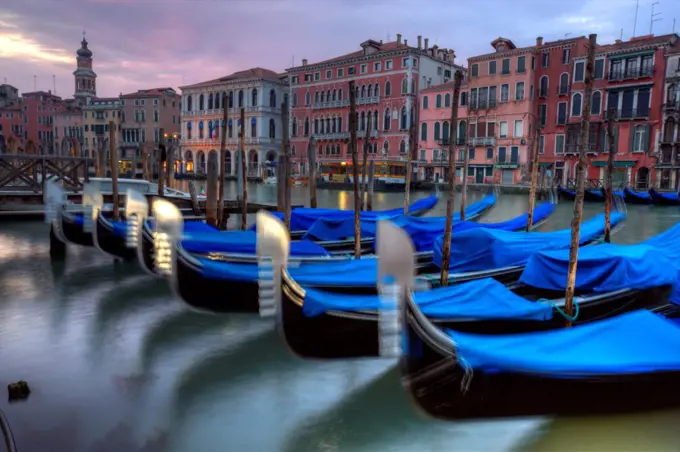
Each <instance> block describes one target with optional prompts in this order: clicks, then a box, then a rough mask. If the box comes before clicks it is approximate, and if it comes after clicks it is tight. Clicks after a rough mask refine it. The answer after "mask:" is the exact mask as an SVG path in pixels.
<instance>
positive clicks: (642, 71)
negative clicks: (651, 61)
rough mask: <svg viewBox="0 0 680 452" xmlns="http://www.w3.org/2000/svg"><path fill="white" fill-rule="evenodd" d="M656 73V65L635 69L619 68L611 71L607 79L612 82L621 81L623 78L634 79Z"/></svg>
mask: <svg viewBox="0 0 680 452" xmlns="http://www.w3.org/2000/svg"><path fill="white" fill-rule="evenodd" d="M653 75H654V67H653V66H652V67H640V68H635V69H619V70H615V71H609V74H607V80H609V81H610V82H620V81H622V80H634V79H638V78H645V77H651V76H653Z"/></svg>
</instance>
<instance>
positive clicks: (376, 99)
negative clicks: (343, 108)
mask: <svg viewBox="0 0 680 452" xmlns="http://www.w3.org/2000/svg"><path fill="white" fill-rule="evenodd" d="M347 103H348V105H349V101H347ZM379 103H380V96H371V97H359V98H358V99H357V105H369V104H379Z"/></svg>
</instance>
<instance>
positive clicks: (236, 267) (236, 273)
mask: <svg viewBox="0 0 680 452" xmlns="http://www.w3.org/2000/svg"><path fill="white" fill-rule="evenodd" d="M197 259H198V260H199V261H200V262H201V264H202V267H203V274H204V276H205V277H207V278H211V279H226V280H231V281H242V282H257V278H258V270H257V265H254V264H237V263H230V262H218V261H213V260H210V259H206V258H201V257H197ZM288 272H289V273H290V275H291V277H293V278H294V279H295V281H297V282H298V283H299V284H301V285H312V286H323V285H334V286H344V287H354V286H359V287H366V286H372V285H373V286H374V285H375V283H376V277H377V274H378V262H377V259H375V258H367V259H358V260H353V259H348V260H344V259H343V260H338V261H329V262H321V263H319V262H317V263H302V264H301V265H300V266H299V267H294V268H289V269H288ZM348 272H351V276H350V277H347V273H348Z"/></svg>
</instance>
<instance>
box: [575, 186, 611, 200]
mask: <svg viewBox="0 0 680 452" xmlns="http://www.w3.org/2000/svg"><path fill="white" fill-rule="evenodd" d="M586 191H587V192H588V194H589V195H591V196H594V197H597V198H600V199H604V193H602V190H600V189H597V188H596V189H590V190H586ZM574 194H576V192H574Z"/></svg>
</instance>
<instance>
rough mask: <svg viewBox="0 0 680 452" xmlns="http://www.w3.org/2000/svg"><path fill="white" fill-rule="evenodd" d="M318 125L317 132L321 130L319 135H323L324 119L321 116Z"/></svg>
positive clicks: (324, 131)
mask: <svg viewBox="0 0 680 452" xmlns="http://www.w3.org/2000/svg"><path fill="white" fill-rule="evenodd" d="M319 125H320V127H319V132H321V135H323V134H324V133H326V121H324V120H323V118H321V120H319Z"/></svg>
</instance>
